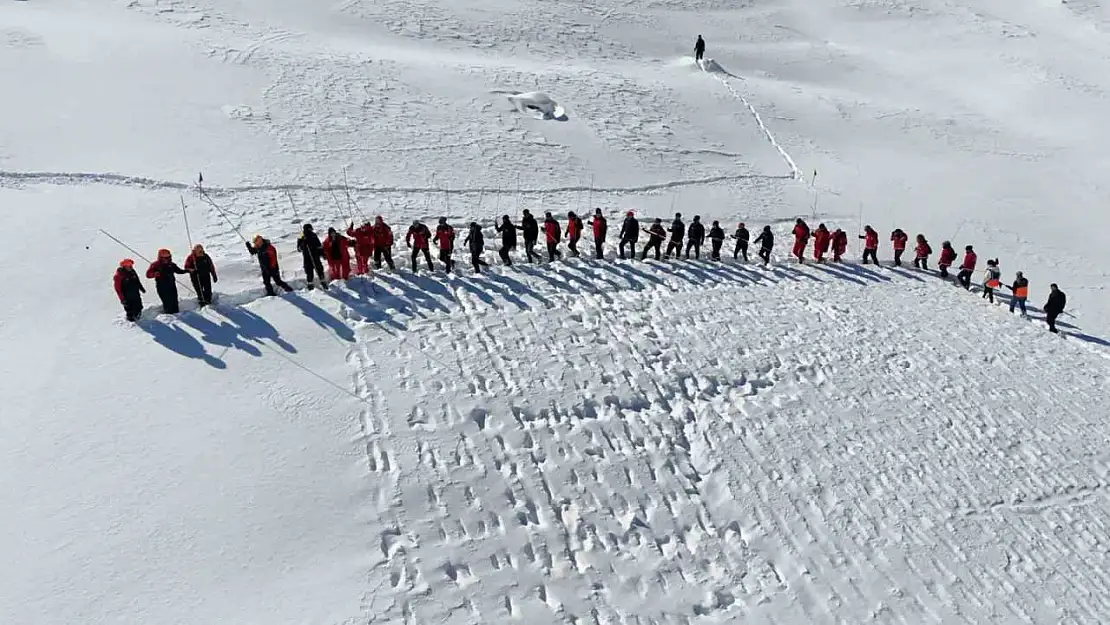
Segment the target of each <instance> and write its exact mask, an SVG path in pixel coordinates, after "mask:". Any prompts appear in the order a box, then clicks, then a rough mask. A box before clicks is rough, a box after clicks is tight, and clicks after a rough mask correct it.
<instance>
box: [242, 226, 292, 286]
mask: <svg viewBox="0 0 1110 625" xmlns="http://www.w3.org/2000/svg"><path fill="white" fill-rule="evenodd" d="M247 251H248V252H250V253H251V256H257V257H258V268H259V269H260V270H262V284H264V285H265V286H266V295H269V296H271V297H273V296H274V284H276V285H278V286H280V287H281V288H282V289H284V290H285V291H286V292H287V293H288V292H290V291H292V290H293V287H291V286H289V285H288V284H286V283H285V281H284V280H282V279H281V267H280V266H279V265H278V253H277V250H276V249H274V246H273V244H272V243H270V242H269V241H268V240H266V239H265V238H263V236H262V235H261V234H256V235H254V239H253V245H252V244H251V243H247Z"/></svg>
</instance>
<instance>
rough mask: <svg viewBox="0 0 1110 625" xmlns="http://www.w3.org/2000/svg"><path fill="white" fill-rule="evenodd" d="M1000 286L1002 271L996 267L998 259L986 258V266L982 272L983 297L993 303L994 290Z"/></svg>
mask: <svg viewBox="0 0 1110 625" xmlns="http://www.w3.org/2000/svg"><path fill="white" fill-rule="evenodd" d="M1000 286H1002V271H1001V270H1000V269H999V268H998V259H997V258H996V259H994V260H988V261H987V268H986V270H985V271H984V272H983V299H989V300H990V302H991V303H992V304H993V303H994V290H995V289H997V288H998V287H1000Z"/></svg>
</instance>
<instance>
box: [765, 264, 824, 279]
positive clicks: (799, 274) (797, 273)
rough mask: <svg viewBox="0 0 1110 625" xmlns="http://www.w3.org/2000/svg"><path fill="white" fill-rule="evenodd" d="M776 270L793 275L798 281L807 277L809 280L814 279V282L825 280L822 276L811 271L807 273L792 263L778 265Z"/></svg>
mask: <svg viewBox="0 0 1110 625" xmlns="http://www.w3.org/2000/svg"><path fill="white" fill-rule="evenodd" d="M775 270H776V271H779V272H782V273H785V274H787V275H788V276H790V277H792V278H793V279H795V280H797V281H798V282H801V279H802V278H805V279H807V280H813V281H814V282H824V280H822V279H821V278H820V276H815V275H813V274H811V273H806V272H805V271H801V270H800V269H798V268H797V267H795V266H792V265H787V264H781V265H776V266H775Z"/></svg>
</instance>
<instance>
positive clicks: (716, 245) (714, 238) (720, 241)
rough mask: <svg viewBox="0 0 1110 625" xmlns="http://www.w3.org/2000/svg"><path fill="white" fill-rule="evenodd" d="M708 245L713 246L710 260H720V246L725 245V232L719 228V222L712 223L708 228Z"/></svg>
mask: <svg viewBox="0 0 1110 625" xmlns="http://www.w3.org/2000/svg"><path fill="white" fill-rule="evenodd" d="M709 244H710V245H712V246H713V252H712V255H711V258H712V259H713V260H721V246H722V245H724V244H725V231H724V230H723V229H722V228H721V223H720V222H717V221H714V222H713V226H712V227H711V228H709Z"/></svg>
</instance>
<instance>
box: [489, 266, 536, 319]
mask: <svg viewBox="0 0 1110 625" xmlns="http://www.w3.org/2000/svg"><path fill="white" fill-rule="evenodd" d="M482 275H484V276H485V277H486V278H487V280H488V282H487V284H488V285H489V288H490V289H491V290H493V291H496V292H497V293H498V294H500V295H501V297H504V298H505V300H506V301H507V302H509V303H510V304H513V305H515V306H516V307H517V308H519V309H521V310H527V309H530V308H532V306H530V305H529V304H528V303H527V302H525V301H524V300H523V299H522V297H521V296H528V297H531V298H532V299H534V300H536V301H537V302H539V303H540V304H542V305H543V306H544V307H545V308H551V307H553V306H554V304H552V303H551V301H550V300H548V299H547V298H546V297H544V296H542V295H540V294H539V293H537V292H536V291H534V290H532V289H529V288H528V287H527V286H526V285H525V284H524V283H523V282H520V281H518V280H515V279H513V278H510V277H509V276H507V275H505V274H503V273H498V272H493V271H488V272H486V273H484V274H482Z"/></svg>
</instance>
